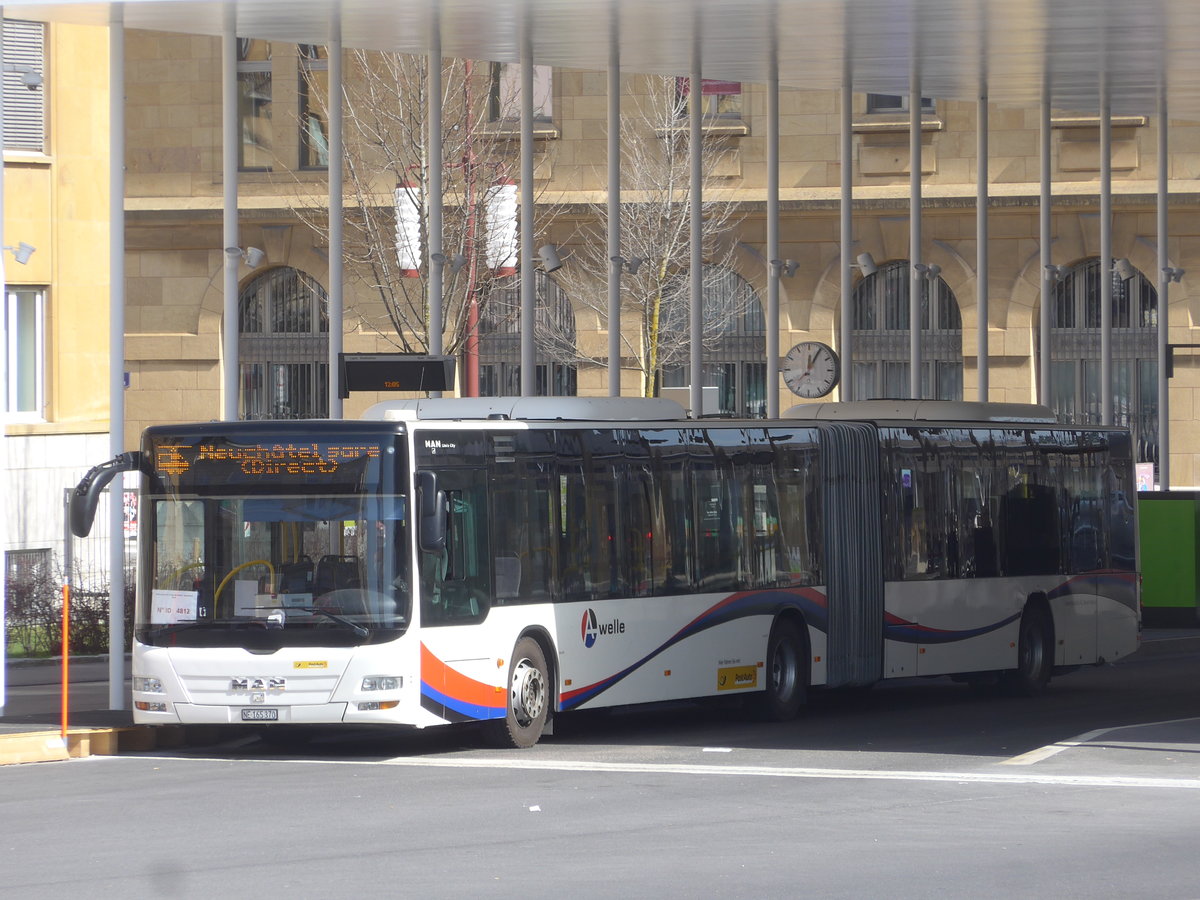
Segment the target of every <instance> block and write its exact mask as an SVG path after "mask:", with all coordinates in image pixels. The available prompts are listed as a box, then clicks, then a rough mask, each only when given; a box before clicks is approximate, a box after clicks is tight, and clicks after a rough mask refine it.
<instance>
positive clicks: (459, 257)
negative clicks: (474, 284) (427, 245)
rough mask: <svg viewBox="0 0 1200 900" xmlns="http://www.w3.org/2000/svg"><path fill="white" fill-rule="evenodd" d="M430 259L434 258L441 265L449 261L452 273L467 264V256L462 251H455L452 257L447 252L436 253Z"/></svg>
mask: <svg viewBox="0 0 1200 900" xmlns="http://www.w3.org/2000/svg"><path fill="white" fill-rule="evenodd" d="M430 259H432V260H433V261H434V262H435V263H437V264H438V265H439V266H444V265H446V263H447V262H449V263H450V274H451V275H453V274H454V273H455V272H457V271H458V270H459V269H461V268H462V267H463V266H465V265H466V264H467V258H466V256H464V255H463V254H461V253H455V254H454V255H453V256H451V257H447V256H446V254H445V253H435V254H433V255H432V256H431V257H430Z"/></svg>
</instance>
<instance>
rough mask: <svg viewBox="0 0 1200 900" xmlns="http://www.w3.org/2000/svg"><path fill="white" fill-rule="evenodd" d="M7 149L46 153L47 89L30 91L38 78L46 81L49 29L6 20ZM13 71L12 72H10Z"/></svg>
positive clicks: (5, 142) (5, 131)
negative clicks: (33, 79)
mask: <svg viewBox="0 0 1200 900" xmlns="http://www.w3.org/2000/svg"><path fill="white" fill-rule="evenodd" d="M3 46H4V65H5V71H4V147H5V149H8V150H28V151H32V152H34V153H44V152H45V150H46V88H45V85H44V84H43V85H37V86H36V87H32V88H31V87H30V86H29V85H28V83H27V82H28V80H29V79H31V78H32V76H34V75H40V76H41V77H42V78H45V73H46V26H45V25H43V24H42V23H41V22H23V21H18V20H16V19H5V20H4V45H3ZM10 68H11V69H12V70H13V71H9V69H10Z"/></svg>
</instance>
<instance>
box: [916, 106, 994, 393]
mask: <svg viewBox="0 0 1200 900" xmlns="http://www.w3.org/2000/svg"><path fill="white" fill-rule="evenodd" d="M977 109H978V113H977V114H976V122H975V168H976V172H975V176H976V184H975V308H976V310H977V312H978V320H979V321H978V324H977V325H976V326H975V330H976V332H977V337H978V350H977V357H976V364H975V368H976V373H977V376H978V378H979V401H980V402H981V403H986V402H987V399H988V162H989V159H990V158H989V156H988V98H987V85H986V83H984V82H981V83H980V85H979V104H978V107H977ZM929 312H930V315H932V314H933V310H932V309H931V310H930V311H929Z"/></svg>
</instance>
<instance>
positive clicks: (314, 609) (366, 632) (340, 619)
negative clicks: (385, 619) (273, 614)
mask: <svg viewBox="0 0 1200 900" xmlns="http://www.w3.org/2000/svg"><path fill="white" fill-rule="evenodd" d="M272 608H273V609H278V608H282V609H283V611H284V614H285V615H286V614H287V613H288V612H291V611H293V610H295V611H297V612H306V613H313V614H315V615H318V616H325V617H326V618H327V619H330V620H332V621H334V622H337V623H338V624H339V625H345V626H346V627H347V628H349V629H350V630H352V631H353V632H354V633H355V634H356V635H358V636H359V637H360V638H365V637H370V636H371V632H370V629H368V628H366V627H365V626H363V625H359V624H358V623H357V622H351V621H350V620H349V619H347V618H346V617H345V616H339V615H338V614H337V613H331V612H330V611H329V610H327V609H321V608H320V607H319V606H288V607H272Z"/></svg>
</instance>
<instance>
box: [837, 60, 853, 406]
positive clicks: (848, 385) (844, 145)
mask: <svg viewBox="0 0 1200 900" xmlns="http://www.w3.org/2000/svg"><path fill="white" fill-rule="evenodd" d="M852 88H853V84H852V81H851V76H850V54H849V49H848V48H847V52H846V54H845V57H844V59H843V63H842V111H841V112H842V121H841V132H840V134H839V135H838V139H839V142H840V148H841V149H840V153H839V156H840V159H839V161H838V162H839V168H840V169H841V202H840V205H839V208H838V220H839V239H840V241H841V244H842V277H841V312H842V323H841V324H842V327H841V348H840V349H841V357H842V381H841V388H840V391H841V394H840V396H841V399H842V400H853V399H854V311H853V310H852V309H851V302H852V297H853V294H852V292H851V283H850V277H851V276H850V267H851V262H850V260H851V259H852V258H853V255H854V227H853V220H852V218H851V217H852V216H853V212H854V159H853V150H854V146H853V136H852V134H851V131H850V128H851V116H850V113H851V110H852V104H853V100H854V97H853V93H852Z"/></svg>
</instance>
